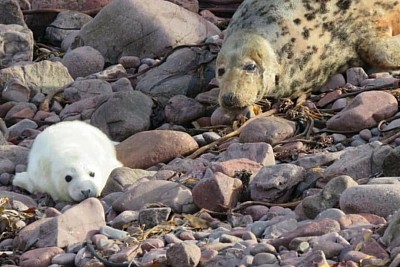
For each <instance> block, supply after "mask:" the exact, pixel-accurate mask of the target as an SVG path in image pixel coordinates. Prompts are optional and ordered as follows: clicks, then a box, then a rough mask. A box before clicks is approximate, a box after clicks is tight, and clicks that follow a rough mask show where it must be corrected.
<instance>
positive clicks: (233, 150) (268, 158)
mask: <svg viewBox="0 0 400 267" xmlns="http://www.w3.org/2000/svg"><path fill="white" fill-rule="evenodd" d="M240 158H246V159H249V160H252V161H255V162H258V163H260V164H262V165H263V166H270V165H274V164H275V157H274V153H273V150H272V146H271V145H270V144H267V143H263V142H260V143H249V144H238V143H233V144H231V145H230V146H229V147H228V149H227V150H226V151H225V152H223V153H221V154H220V155H219V158H218V161H219V162H222V161H227V160H231V159H240Z"/></svg>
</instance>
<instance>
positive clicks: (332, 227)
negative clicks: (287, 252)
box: [271, 219, 340, 248]
mask: <svg viewBox="0 0 400 267" xmlns="http://www.w3.org/2000/svg"><path fill="white" fill-rule="evenodd" d="M339 231H340V224H339V223H338V222H337V221H335V220H332V219H321V220H315V221H311V222H309V223H307V224H302V225H299V226H298V227H297V228H296V229H295V230H294V231H290V232H287V233H284V234H282V235H281V236H280V237H279V238H277V239H274V240H272V242H271V244H272V245H273V246H274V247H275V248H278V247H279V246H285V247H287V246H288V245H289V243H290V241H291V240H292V239H293V238H296V237H306V236H320V235H323V234H326V233H331V232H339Z"/></svg>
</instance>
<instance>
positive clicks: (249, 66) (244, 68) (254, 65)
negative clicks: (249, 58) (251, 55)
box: [243, 63, 257, 72]
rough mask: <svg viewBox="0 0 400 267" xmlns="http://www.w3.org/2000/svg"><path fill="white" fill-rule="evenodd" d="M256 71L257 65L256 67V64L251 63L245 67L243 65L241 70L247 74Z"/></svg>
mask: <svg viewBox="0 0 400 267" xmlns="http://www.w3.org/2000/svg"><path fill="white" fill-rule="evenodd" d="M256 69H257V65H256V64H253V63H250V64H246V65H244V67H243V70H246V71H248V72H253V71H255V70H256Z"/></svg>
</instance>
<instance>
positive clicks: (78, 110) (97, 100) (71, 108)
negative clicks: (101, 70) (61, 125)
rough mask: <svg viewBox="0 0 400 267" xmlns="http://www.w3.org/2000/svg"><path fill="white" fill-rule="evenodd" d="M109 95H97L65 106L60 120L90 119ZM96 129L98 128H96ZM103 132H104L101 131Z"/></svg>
mask: <svg viewBox="0 0 400 267" xmlns="http://www.w3.org/2000/svg"><path fill="white" fill-rule="evenodd" d="M110 97H111V95H99V96H93V97H88V98H84V99H82V100H79V101H77V102H74V103H72V104H69V105H66V106H65V107H64V108H63V109H62V110H61V112H60V118H61V119H62V120H74V119H79V120H87V119H90V118H91V117H92V115H93V113H94V112H95V110H96V109H97V108H98V107H99V106H100V105H101V104H103V103H105V102H107V100H108V99H109V98H110ZM97 127H98V126H97ZM103 131H104V130H103Z"/></svg>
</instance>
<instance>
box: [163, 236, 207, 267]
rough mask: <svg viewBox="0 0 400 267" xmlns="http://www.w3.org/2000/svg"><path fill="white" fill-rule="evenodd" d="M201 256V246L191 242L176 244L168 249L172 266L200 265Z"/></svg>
mask: <svg viewBox="0 0 400 267" xmlns="http://www.w3.org/2000/svg"><path fill="white" fill-rule="evenodd" d="M200 257H201V251H200V248H199V247H198V246H196V245H195V244H192V243H189V242H182V243H179V244H175V245H174V246H172V247H170V248H169V249H168V250H167V260H168V263H169V264H170V265H171V266H172V267H195V266H198V263H199V262H200Z"/></svg>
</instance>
